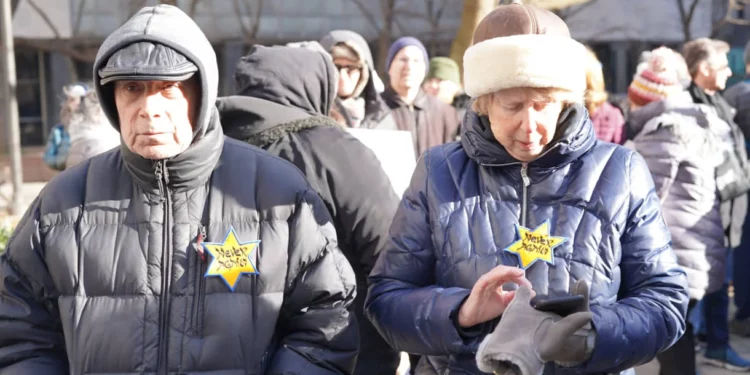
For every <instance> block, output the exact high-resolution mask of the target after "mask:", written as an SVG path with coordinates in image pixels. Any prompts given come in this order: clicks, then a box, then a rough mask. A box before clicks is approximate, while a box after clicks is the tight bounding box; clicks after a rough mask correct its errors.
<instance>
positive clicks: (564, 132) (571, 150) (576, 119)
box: [461, 104, 596, 168]
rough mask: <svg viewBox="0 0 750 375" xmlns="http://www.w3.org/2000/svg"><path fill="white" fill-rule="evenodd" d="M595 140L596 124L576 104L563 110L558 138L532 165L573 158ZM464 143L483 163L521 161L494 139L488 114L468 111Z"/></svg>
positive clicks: (558, 163) (553, 164)
mask: <svg viewBox="0 0 750 375" xmlns="http://www.w3.org/2000/svg"><path fill="white" fill-rule="evenodd" d="M595 143H596V135H595V133H594V127H593V125H592V124H591V120H590V119H589V116H588V111H586V108H585V107H584V106H583V105H580V104H575V105H572V106H570V107H568V108H566V109H564V110H563V111H562V113H560V119H559V120H558V125H557V132H556V134H555V138H554V139H553V141H552V142H550V144H549V145H548V146H547V148H546V149H545V151H544V152H543V153H542V155H540V156H539V157H538V158H537V159H535V160H533V161H531V162H530V164H531V165H535V166H539V167H543V168H552V167H557V166H561V165H564V164H567V163H570V162H572V161H574V160H575V159H577V158H579V157H580V156H581V155H583V154H584V153H585V152H586V151H588V150H589V149H591V147H593V146H594V144H595ZM461 145H462V146H463V148H464V150H466V153H467V155H468V156H469V157H470V158H472V159H473V160H474V161H476V162H477V163H479V164H482V165H491V166H506V165H513V164H521V162H520V161H519V160H516V159H515V158H514V157H512V156H511V155H510V154H509V153H508V152H507V151H506V150H505V148H504V147H503V146H502V145H500V143H498V142H497V140H496V139H495V136H494V135H493V134H492V130H491V129H490V123H489V119H488V118H487V116H479V115H477V114H476V113H475V112H474V111H467V113H466V116H465V117H464V123H463V125H462V126H461Z"/></svg>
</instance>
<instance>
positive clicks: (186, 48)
mask: <svg viewBox="0 0 750 375" xmlns="http://www.w3.org/2000/svg"><path fill="white" fill-rule="evenodd" d="M137 42H153V43H158V44H162V45H165V46H167V47H170V48H172V49H174V50H176V51H177V52H179V53H181V54H182V55H184V56H185V57H187V58H188V59H189V60H190V61H191V62H192V63H193V64H195V65H196V66H197V67H198V76H199V79H200V87H201V103H200V109H199V111H198V120H197V122H196V124H194V126H195V129H194V134H195V137H196V138H200V137H202V136H203V135H204V134H205V133H206V131H207V130H208V127H209V125H210V124H211V114H212V111H213V106H214V102H215V101H216V96H217V91H218V87H219V68H218V64H217V62H216V53H215V52H214V49H213V47H212V46H211V43H210V42H209V41H208V38H206V35H205V34H203V31H201V29H200V28H199V27H198V25H197V24H196V23H195V22H194V21H193V20H192V19H191V18H190V17H189V16H188V15H187V14H185V13H184V12H183V11H182V10H180V9H179V8H177V7H174V6H171V5H157V6H153V7H146V8H143V9H141V10H140V11H139V12H138V13H136V14H135V15H134V16H133V17H132V18H130V19H129V20H128V21H127V22H125V24H123V25H122V26H120V27H119V28H118V29H117V30H115V31H114V32H113V33H112V34H110V35H109V36H108V37H107V39H105V40H104V42H103V43H102V45H101V46H100V47H99V52H98V53H97V55H96V60H95V62H94V86H95V88H96V92H97V94H99V97H100V98H102V100H101V102H102V109H103V110H104V113H105V114H106V115H107V117H108V118H109V121H110V123H111V124H112V125H113V126H114V127H115V128H116V129H118V130H119V127H120V121H119V117H118V115H117V109H116V107H115V104H114V96H113V92H112V87H113V85H111V84H107V85H102V84H101V78H100V77H99V74H98V72H99V70H100V69H101V68H102V67H103V66H105V65H106V64H107V61H108V60H109V58H110V57H111V56H112V55H113V54H114V53H115V52H117V51H119V50H120V49H122V48H124V47H127V46H128V45H130V44H133V43H137Z"/></svg>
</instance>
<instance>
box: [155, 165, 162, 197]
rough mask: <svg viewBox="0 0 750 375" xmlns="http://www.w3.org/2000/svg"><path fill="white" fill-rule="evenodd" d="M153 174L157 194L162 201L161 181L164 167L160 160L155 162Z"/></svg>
mask: <svg viewBox="0 0 750 375" xmlns="http://www.w3.org/2000/svg"><path fill="white" fill-rule="evenodd" d="M154 174H155V175H156V183H157V184H158V185H159V196H160V197H161V199H162V202H163V201H164V181H162V177H164V168H163V166H162V164H161V163H160V162H157V163H156V165H155V166H154Z"/></svg>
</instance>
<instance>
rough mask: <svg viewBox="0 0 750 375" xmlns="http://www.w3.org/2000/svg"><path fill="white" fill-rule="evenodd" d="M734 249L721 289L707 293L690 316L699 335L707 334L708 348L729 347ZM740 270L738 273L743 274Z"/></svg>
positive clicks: (720, 348) (728, 260) (729, 257)
mask: <svg viewBox="0 0 750 375" xmlns="http://www.w3.org/2000/svg"><path fill="white" fill-rule="evenodd" d="M733 253H734V251H730V252H729V254H728V255H727V275H726V278H725V282H724V285H722V287H721V289H719V290H717V291H715V292H713V293H707V294H706V295H705V296H703V299H702V300H701V301H700V302H698V305H697V306H696V308H695V309H693V311H692V314H690V315H689V316H688V319H690V320H691V322H692V323H693V327H694V332H695V333H696V334H698V335H705V337H706V350H723V349H727V348H728V347H729V280H731V279H732V273H733V272H732V263H734V260H733V259H732V258H733ZM741 273H742V272H739V273H738V274H741Z"/></svg>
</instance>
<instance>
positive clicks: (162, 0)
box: [159, 0, 177, 6]
mask: <svg viewBox="0 0 750 375" xmlns="http://www.w3.org/2000/svg"><path fill="white" fill-rule="evenodd" d="M159 4H167V5H174V6H177V0H159Z"/></svg>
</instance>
